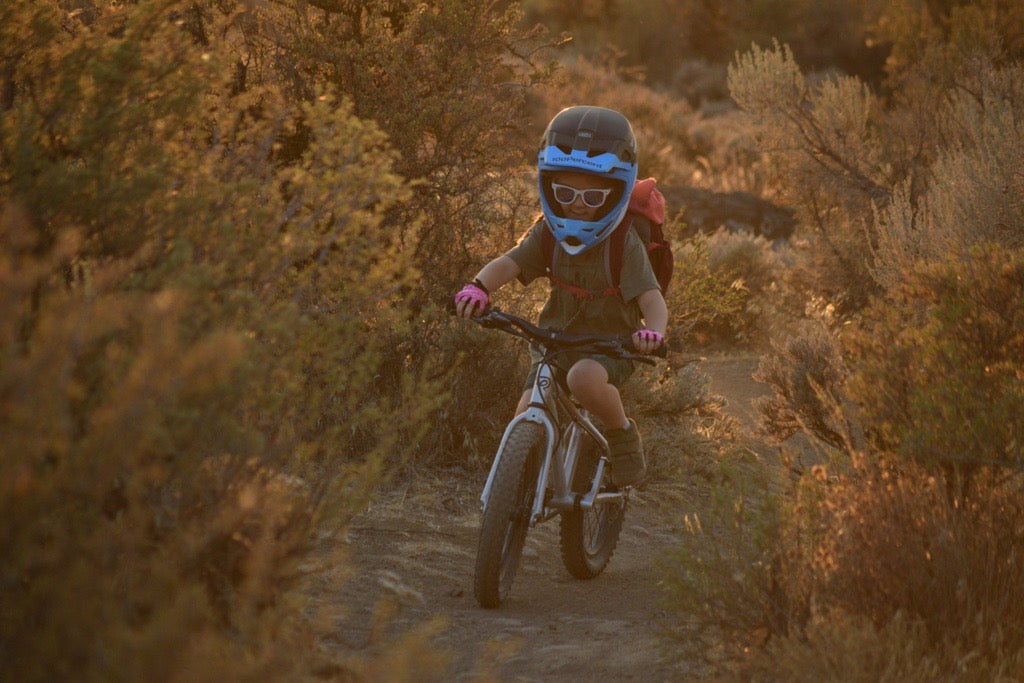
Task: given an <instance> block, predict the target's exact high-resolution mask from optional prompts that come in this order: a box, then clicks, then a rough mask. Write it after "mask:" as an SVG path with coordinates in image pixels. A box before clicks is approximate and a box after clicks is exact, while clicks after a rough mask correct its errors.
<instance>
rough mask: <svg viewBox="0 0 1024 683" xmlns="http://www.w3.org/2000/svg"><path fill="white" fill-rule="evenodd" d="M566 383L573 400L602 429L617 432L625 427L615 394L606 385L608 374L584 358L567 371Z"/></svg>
mask: <svg viewBox="0 0 1024 683" xmlns="http://www.w3.org/2000/svg"><path fill="white" fill-rule="evenodd" d="M566 382H567V384H568V385H569V391H571V392H572V395H573V396H575V397H576V400H577V401H579V402H580V403H581V404H582V405H583V407H584V408H586V409H587V410H589V411H590V412H591V413H593V414H594V415H595V416H596V417H597V418H598V419H599V420H601V422H603V423H604V425H605V427H607V428H610V429H621V428H623V427H626V426H627V425H628V424H629V422H628V421H627V420H626V411H625V410H624V409H623V407H622V397H621V396H619V390H618V389H616V388H615V385H613V384H609V383H608V371H607V370H605V369H604V366H603V365H601V364H600V363H598V362H597V361H596V360H593V359H591V358H584V359H583V360H580V361H578V362H577V363H576V364H575V365H573V366H572V368H570V369H569V375H568V376H567V377H566Z"/></svg>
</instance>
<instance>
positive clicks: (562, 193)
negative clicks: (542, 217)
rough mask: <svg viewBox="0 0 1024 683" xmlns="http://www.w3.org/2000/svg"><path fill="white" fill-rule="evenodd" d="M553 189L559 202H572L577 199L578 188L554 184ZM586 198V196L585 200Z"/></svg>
mask: <svg viewBox="0 0 1024 683" xmlns="http://www.w3.org/2000/svg"><path fill="white" fill-rule="evenodd" d="M552 189H554V191H555V201H557V202H558V203H559V204H572V203H573V202H574V201H576V190H575V189H573V188H571V187H569V186H568V185H552ZM586 200H587V199H586V197H584V198H583V201H586Z"/></svg>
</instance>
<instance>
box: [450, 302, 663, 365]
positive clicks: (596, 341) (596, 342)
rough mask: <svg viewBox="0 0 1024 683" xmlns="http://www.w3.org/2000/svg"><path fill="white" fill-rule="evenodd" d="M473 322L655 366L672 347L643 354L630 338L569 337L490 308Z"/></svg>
mask: <svg viewBox="0 0 1024 683" xmlns="http://www.w3.org/2000/svg"><path fill="white" fill-rule="evenodd" d="M470 319H471V320H472V321H473V322H475V323H477V324H479V325H481V326H483V327H487V328H493V329H498V330H501V331H503V332H507V333H508V334H511V335H513V336H516V337H521V338H523V339H526V340H528V341H530V342H533V343H539V344H543V345H544V346H545V347H547V348H549V349H555V350H568V349H576V350H580V351H586V352H588V353H598V354H602V355H605V356H610V357H612V358H624V359H626V360H635V361H638V362H641V363H647V364H649V365H655V361H654V360H652V359H651V356H657V357H658V358H665V357H666V356H667V355H668V348H667V346H666V345H665V344H662V345H661V346H659V347H658V348H657V349H655V350H654V351H653V352H651V353H650V354H642V353H640V352H639V351H638V350H637V349H636V347H635V346H633V340H632V339H631V338H629V337H618V336H611V335H602V334H568V333H566V332H559V331H558V330H548V329H544V328H542V327H537V326H536V325H534V324H532V323H530V322H529V321H527V320H524V319H523V318H520V317H519V316H517V315H513V314H511V313H505V312H504V311H500V310H498V309H497V308H494V307H490V308H488V309H487V310H485V311H484V312H483V313H481V314H480V315H478V316H475V317H473V318H470Z"/></svg>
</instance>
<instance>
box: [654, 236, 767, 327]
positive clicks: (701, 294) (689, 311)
mask: <svg viewBox="0 0 1024 683" xmlns="http://www.w3.org/2000/svg"><path fill="white" fill-rule="evenodd" d="M667 231H668V233H669V234H671V229H670V228H669V229H667ZM748 298H749V291H748V290H747V289H746V287H745V286H744V284H743V280H742V274H741V273H739V272H736V271H733V270H725V269H720V270H716V269H714V268H712V265H711V259H710V255H709V243H708V241H707V238H705V237H703V236H698V237H697V239H695V240H694V241H692V242H686V243H683V244H681V245H680V246H678V247H677V250H676V262H675V270H674V273H673V275H672V282H671V284H670V285H669V291H668V292H666V296H665V299H666V300H667V302H668V305H669V307H668V308H669V332H670V334H671V333H679V334H680V335H681V336H682V335H689V339H690V340H691V341H695V342H696V343H698V344H708V343H713V342H715V341H716V340H719V339H723V338H724V339H732V338H734V337H735V332H736V330H737V329H738V327H739V326H740V320H741V317H742V313H743V310H744V306H745V305H746V303H747V301H748Z"/></svg>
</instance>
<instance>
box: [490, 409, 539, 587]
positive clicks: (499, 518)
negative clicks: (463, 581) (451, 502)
mask: <svg viewBox="0 0 1024 683" xmlns="http://www.w3.org/2000/svg"><path fill="white" fill-rule="evenodd" d="M542 443H543V440H542V438H541V431H540V426H539V425H536V424H533V423H530V422H520V423H519V424H518V425H516V426H515V427H514V428H513V430H512V432H511V433H510V434H509V437H508V440H507V441H506V442H505V447H504V449H503V450H502V452H501V454H500V456H499V460H498V469H497V471H496V472H495V473H494V481H493V482H491V491H490V494H489V496H488V499H487V505H486V507H485V508H484V512H483V518H482V520H481V523H480V541H479V544H478V545H477V551H476V576H475V579H474V581H473V591H474V593H475V594H476V599H477V602H479V603H480V606H481V607H498V606H499V605H500V604H501V603H502V602H504V601H505V600H506V599H507V598H508V594H509V591H510V590H511V588H512V580H513V579H514V578H515V574H516V570H517V569H518V568H519V558H520V557H521V556H522V553H523V545H524V544H525V543H526V532H527V530H528V529H529V526H530V511H531V509H532V507H533V499H534V495H535V492H536V480H537V470H538V468H539V466H540V459H541V445H542Z"/></svg>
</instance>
